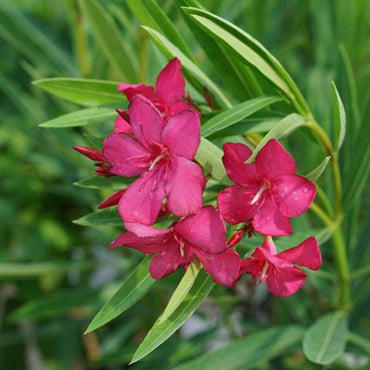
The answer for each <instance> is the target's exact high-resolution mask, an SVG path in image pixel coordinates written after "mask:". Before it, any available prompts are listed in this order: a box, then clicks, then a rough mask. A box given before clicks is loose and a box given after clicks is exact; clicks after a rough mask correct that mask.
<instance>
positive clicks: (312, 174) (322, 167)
mask: <svg viewBox="0 0 370 370" xmlns="http://www.w3.org/2000/svg"><path fill="white" fill-rule="evenodd" d="M330 158H331V157H330V156H328V157H325V158H324V160H323V161H322V162H321V163H320V164H319V165H318V166H317V167H316V168H314V169H313V170H312V171H311V172H310V173H308V174H307V175H306V176H305V177H306V178H307V179H308V180H310V181H316V180H317V179H318V178H319V177H320V176H321V175H322V173H323V172H324V171H325V168H326V166H327V165H328V163H329V162H330Z"/></svg>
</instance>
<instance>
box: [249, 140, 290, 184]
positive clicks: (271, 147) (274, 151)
mask: <svg viewBox="0 0 370 370" xmlns="http://www.w3.org/2000/svg"><path fill="white" fill-rule="evenodd" d="M296 168H297V167H296V164H295V162H294V159H293V157H292V156H291V155H290V154H289V153H288V152H287V151H286V150H285V148H284V147H283V146H282V145H281V144H280V143H279V142H278V141H277V140H276V139H271V140H270V141H269V142H268V143H267V144H266V145H265V146H264V147H263V148H262V149H261V150H260V152H259V153H258V154H257V157H256V169H257V173H258V175H259V176H261V177H264V178H266V179H273V178H275V177H277V176H282V175H289V174H293V173H294V172H295V170H296Z"/></svg>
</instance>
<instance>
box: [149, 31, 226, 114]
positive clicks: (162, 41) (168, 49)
mask: <svg viewBox="0 0 370 370" xmlns="http://www.w3.org/2000/svg"><path fill="white" fill-rule="evenodd" d="M143 29H144V30H145V31H146V32H148V34H149V35H150V37H151V38H152V39H153V41H154V42H155V44H156V45H157V46H158V47H159V49H160V50H161V51H162V52H163V53H164V54H165V55H166V56H167V57H168V58H173V57H177V58H178V59H179V60H180V61H181V64H182V66H183V68H185V70H187V71H188V72H189V73H190V74H191V75H192V76H194V77H195V78H196V79H197V80H198V81H199V82H200V83H202V84H203V85H204V86H206V87H207V89H208V90H209V91H210V92H212V93H213V94H214V95H215V96H216V97H217V98H218V99H219V100H220V103H222V104H223V105H224V106H225V107H231V106H232V104H231V103H230V101H229V100H228V99H227V97H226V96H225V95H224V94H223V92H222V91H221V90H220V89H219V88H218V86H217V85H216V84H215V83H214V82H213V81H212V80H211V79H210V78H209V77H208V76H207V75H205V74H204V73H203V71H202V70H201V69H200V68H199V67H198V66H197V65H196V64H194V63H193V62H192V61H191V60H190V59H189V58H188V57H187V56H186V55H185V54H184V53H183V52H181V50H180V49H179V48H178V47H177V46H175V45H173V44H172V43H171V42H170V41H168V40H167V39H166V38H165V37H164V36H163V35H162V34H160V33H159V32H157V31H156V30H153V29H152V28H150V27H146V26H143Z"/></svg>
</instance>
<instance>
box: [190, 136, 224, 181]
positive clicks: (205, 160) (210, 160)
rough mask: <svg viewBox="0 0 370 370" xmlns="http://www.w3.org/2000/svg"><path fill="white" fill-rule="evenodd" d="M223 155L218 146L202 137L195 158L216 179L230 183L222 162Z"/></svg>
mask: <svg viewBox="0 0 370 370" xmlns="http://www.w3.org/2000/svg"><path fill="white" fill-rule="evenodd" d="M223 155H224V153H223V151H222V150H221V149H220V148H219V147H217V146H216V145H215V144H213V143H211V142H210V141H208V140H207V139H205V138H203V137H202V138H201V141H200V145H199V148H198V151H197V154H196V155H195V160H196V161H197V162H198V163H199V164H200V165H201V166H202V167H203V168H205V170H206V171H207V172H209V173H210V174H212V176H214V177H215V178H216V179H217V180H220V181H221V182H222V183H223V184H225V185H230V184H231V181H230V180H229V178H228V176H227V174H226V171H225V168H224V165H223V163H222V156H223Z"/></svg>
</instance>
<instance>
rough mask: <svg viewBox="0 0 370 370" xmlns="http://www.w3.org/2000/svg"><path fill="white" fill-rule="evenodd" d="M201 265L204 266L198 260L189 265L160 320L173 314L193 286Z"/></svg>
mask: <svg viewBox="0 0 370 370" xmlns="http://www.w3.org/2000/svg"><path fill="white" fill-rule="evenodd" d="M201 267H202V266H201V265H200V264H199V263H198V262H192V263H191V264H190V265H189V267H188V269H187V270H186V273H185V275H184V276H183V278H182V279H181V281H180V283H179V285H178V286H177V288H176V290H175V291H174V292H173V294H172V296H171V299H170V300H169V302H168V304H167V306H166V308H165V310H164V311H163V313H162V315H161V317H160V322H162V321H164V320H167V319H168V318H169V316H171V315H172V314H173V312H174V311H175V310H176V308H177V307H178V306H179V305H180V303H181V302H182V301H183V300H184V298H185V297H186V295H187V294H188V292H189V290H190V289H191V287H192V286H193V284H194V282H195V279H196V277H197V276H198V273H199V271H200V269H201Z"/></svg>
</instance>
